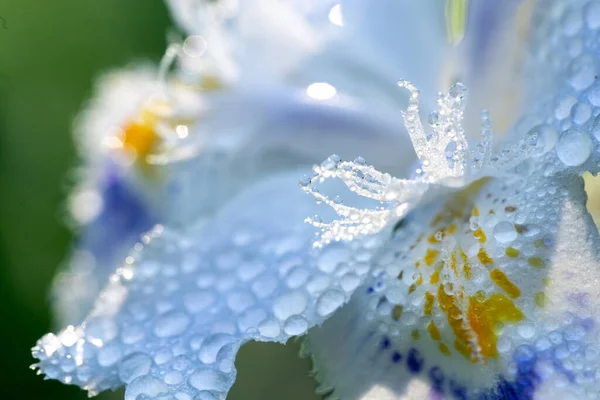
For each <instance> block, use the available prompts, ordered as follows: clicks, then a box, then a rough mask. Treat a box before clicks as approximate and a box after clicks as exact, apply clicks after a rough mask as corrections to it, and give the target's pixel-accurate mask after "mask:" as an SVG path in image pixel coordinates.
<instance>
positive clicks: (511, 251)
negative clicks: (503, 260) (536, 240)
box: [505, 247, 520, 258]
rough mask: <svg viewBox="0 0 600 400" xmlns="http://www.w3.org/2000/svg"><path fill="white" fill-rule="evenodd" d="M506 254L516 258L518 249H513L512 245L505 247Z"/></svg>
mask: <svg viewBox="0 0 600 400" xmlns="http://www.w3.org/2000/svg"><path fill="white" fill-rule="evenodd" d="M505 253H506V256H507V257H510V258H516V257H519V254H520V253H519V250H517V249H515V248H514V247H507V248H506V251H505Z"/></svg>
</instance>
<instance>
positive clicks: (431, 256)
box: [423, 249, 440, 267]
mask: <svg viewBox="0 0 600 400" xmlns="http://www.w3.org/2000/svg"><path fill="white" fill-rule="evenodd" d="M438 254H440V252H439V251H437V250H434V249H427V251H426V252H425V257H423V261H425V264H427V265H428V266H430V267H431V266H432V265H433V263H434V262H435V260H436V259H437V256H438Z"/></svg>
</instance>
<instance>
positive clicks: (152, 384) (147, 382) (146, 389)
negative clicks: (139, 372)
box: [125, 375, 168, 400]
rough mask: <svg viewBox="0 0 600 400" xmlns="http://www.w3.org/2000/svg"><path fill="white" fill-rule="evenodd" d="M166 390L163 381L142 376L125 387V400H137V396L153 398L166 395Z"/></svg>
mask: <svg viewBox="0 0 600 400" xmlns="http://www.w3.org/2000/svg"><path fill="white" fill-rule="evenodd" d="M167 390H168V387H167V385H166V384H165V383H164V382H163V381H161V380H159V379H157V378H154V377H153V376H150V375H144V376H140V377H139V378H137V379H135V380H134V381H133V382H131V384H129V385H127V390H126V391H125V400H137V399H138V396H139V397H140V398H142V397H143V396H144V395H145V396H148V397H149V398H155V397H158V395H160V394H163V393H164V394H166V393H167Z"/></svg>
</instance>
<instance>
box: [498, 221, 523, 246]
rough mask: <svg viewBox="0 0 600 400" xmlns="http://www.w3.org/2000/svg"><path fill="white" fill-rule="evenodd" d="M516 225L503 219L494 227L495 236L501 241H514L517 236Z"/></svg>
mask: <svg viewBox="0 0 600 400" xmlns="http://www.w3.org/2000/svg"><path fill="white" fill-rule="evenodd" d="M517 235H518V234H517V231H516V230H515V226H514V225H513V224H512V223H510V222H508V221H501V222H498V223H497V224H496V226H495V227H494V238H495V239H496V240H497V241H498V242H500V243H508V242H512V241H513V240H515V239H516V238H517Z"/></svg>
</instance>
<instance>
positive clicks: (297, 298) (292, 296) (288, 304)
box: [273, 291, 307, 321]
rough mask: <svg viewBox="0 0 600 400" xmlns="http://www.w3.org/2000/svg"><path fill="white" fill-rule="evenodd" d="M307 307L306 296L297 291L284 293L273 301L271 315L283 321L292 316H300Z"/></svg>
mask: <svg viewBox="0 0 600 400" xmlns="http://www.w3.org/2000/svg"><path fill="white" fill-rule="evenodd" d="M306 305H307V300H306V296H305V295H304V294H303V293H302V292H299V291H293V292H288V293H284V294H282V295H281V296H279V297H278V298H277V299H276V300H275V304H273V313H274V314H275V316H276V317H277V318H279V319H280V320H282V321H285V320H286V319H288V318H289V317H291V316H292V315H296V314H301V313H302V312H303V311H304V310H305V309H306Z"/></svg>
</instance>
